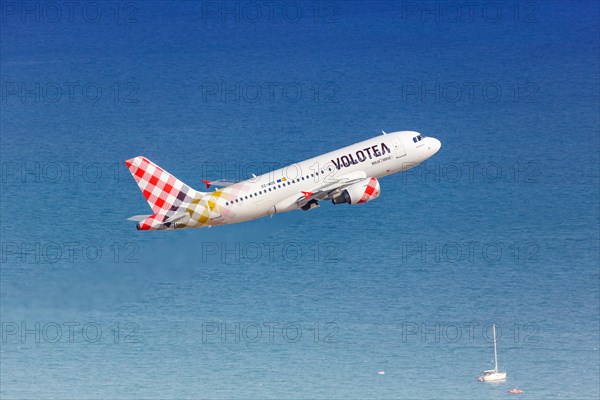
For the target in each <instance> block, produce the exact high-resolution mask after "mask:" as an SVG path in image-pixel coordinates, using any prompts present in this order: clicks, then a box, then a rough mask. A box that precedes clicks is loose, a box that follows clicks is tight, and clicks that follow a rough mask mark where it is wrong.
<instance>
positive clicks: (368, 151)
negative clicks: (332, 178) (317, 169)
mask: <svg viewBox="0 0 600 400" xmlns="http://www.w3.org/2000/svg"><path fill="white" fill-rule="evenodd" d="M387 153H391V150H390V148H389V147H387V145H386V144H385V143H381V144H380V145H373V146H371V147H366V148H364V149H362V150H358V151H356V153H354V154H352V153H350V154H348V155H347V156H341V157H338V158H337V160H336V161H334V160H331V162H332V163H333V165H335V167H336V168H337V169H338V170H339V169H342V167H346V168H348V167H349V166H351V165H356V164H359V163H362V162H365V161H367V157H368V159H369V160H371V159H373V157H381V156H383V155H385V154H387Z"/></svg>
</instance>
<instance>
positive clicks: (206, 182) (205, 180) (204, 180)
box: [202, 179, 210, 189]
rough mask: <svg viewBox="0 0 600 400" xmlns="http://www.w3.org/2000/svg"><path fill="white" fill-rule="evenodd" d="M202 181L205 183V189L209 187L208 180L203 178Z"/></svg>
mask: <svg viewBox="0 0 600 400" xmlns="http://www.w3.org/2000/svg"><path fill="white" fill-rule="evenodd" d="M202 182H203V183H204V184H205V185H206V188H207V189H210V181H209V180H207V179H203V180H202Z"/></svg>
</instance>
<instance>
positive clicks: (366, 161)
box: [182, 131, 441, 227]
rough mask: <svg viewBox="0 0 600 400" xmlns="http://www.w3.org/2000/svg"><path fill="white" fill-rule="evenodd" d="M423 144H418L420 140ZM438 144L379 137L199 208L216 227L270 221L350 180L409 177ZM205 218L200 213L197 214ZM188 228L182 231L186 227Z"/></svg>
mask: <svg viewBox="0 0 600 400" xmlns="http://www.w3.org/2000/svg"><path fill="white" fill-rule="evenodd" d="M417 138H418V139H417ZM440 147H441V143H440V141H439V140H437V139H435V138H432V137H422V136H421V135H420V134H419V133H418V132H412V131H402V132H394V133H388V134H385V135H380V136H377V137H374V138H371V139H368V140H365V141H362V142H360V143H356V144H353V145H351V146H347V147H344V148H341V149H339V150H335V151H332V152H329V153H326V154H323V155H320V156H317V157H314V158H311V159H308V160H305V161H302V162H299V163H297V164H292V165H290V166H287V167H284V168H281V169H278V170H275V171H272V172H269V173H266V174H263V175H260V176H257V177H253V178H252V179H248V180H246V181H243V182H238V183H235V184H233V185H231V186H227V187H225V188H223V189H219V190H217V191H215V192H213V193H206V194H205V195H204V196H203V197H202V201H200V202H199V203H198V204H196V205H190V206H189V207H191V208H194V207H198V208H200V207H207V206H209V209H210V218H209V220H208V221H203V223H197V224H194V221H189V222H191V224H190V223H188V224H186V225H187V227H192V226H211V225H223V224H232V223H237V222H243V221H248V220H252V219H256V218H260V217H264V216H266V215H270V214H274V213H281V212H285V211H291V210H295V209H298V207H296V206H295V204H296V203H295V202H294V201H295V200H296V199H297V198H298V197H299V196H302V195H303V192H308V193H311V192H313V191H315V190H319V189H320V188H322V187H324V186H327V185H329V184H331V185H332V186H335V182H338V181H339V179H343V178H345V177H349V178H352V177H364V178H367V177H375V178H381V177H384V176H387V175H390V174H393V173H396V172H401V171H405V170H407V169H409V168H412V167H414V166H416V165H418V164H419V163H421V162H423V161H425V160H427V159H428V158H430V157H431V156H433V155H434V154H435V153H436V152H437V151H438V150H439V149H440ZM197 212H198V213H200V212H201V210H200V209H198V210H197ZM182 227H183V226H182Z"/></svg>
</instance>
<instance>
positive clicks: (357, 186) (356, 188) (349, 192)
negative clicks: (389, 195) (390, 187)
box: [331, 177, 381, 204]
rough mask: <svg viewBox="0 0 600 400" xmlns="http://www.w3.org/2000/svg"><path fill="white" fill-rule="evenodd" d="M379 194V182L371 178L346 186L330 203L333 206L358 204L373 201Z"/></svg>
mask: <svg viewBox="0 0 600 400" xmlns="http://www.w3.org/2000/svg"><path fill="white" fill-rule="evenodd" d="M380 194H381V190H380V189H379V181H378V180H377V178H373V177H371V178H367V179H363V180H362V181H359V182H356V183H354V184H352V185H350V186H348V187H347V188H346V189H344V191H343V192H342V193H341V194H340V195H339V196H337V197H334V198H333V199H332V200H331V202H332V203H333V204H343V203H348V204H360V203H366V202H367V201H371V200H374V199H376V198H378V197H379V195H380Z"/></svg>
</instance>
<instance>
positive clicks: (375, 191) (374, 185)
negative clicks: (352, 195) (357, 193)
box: [357, 178, 381, 204]
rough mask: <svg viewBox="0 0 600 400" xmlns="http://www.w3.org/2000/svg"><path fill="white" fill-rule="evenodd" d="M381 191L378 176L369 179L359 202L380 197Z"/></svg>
mask: <svg viewBox="0 0 600 400" xmlns="http://www.w3.org/2000/svg"><path fill="white" fill-rule="evenodd" d="M380 193H381V191H380V190H379V181H378V180H377V179H376V178H371V179H369V183H368V184H367V187H366V188H365V193H364V194H363V195H362V197H361V198H360V200H359V201H358V203H357V204H360V203H365V202H367V201H370V200H373V199H376V198H378V197H379V194H380Z"/></svg>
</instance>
